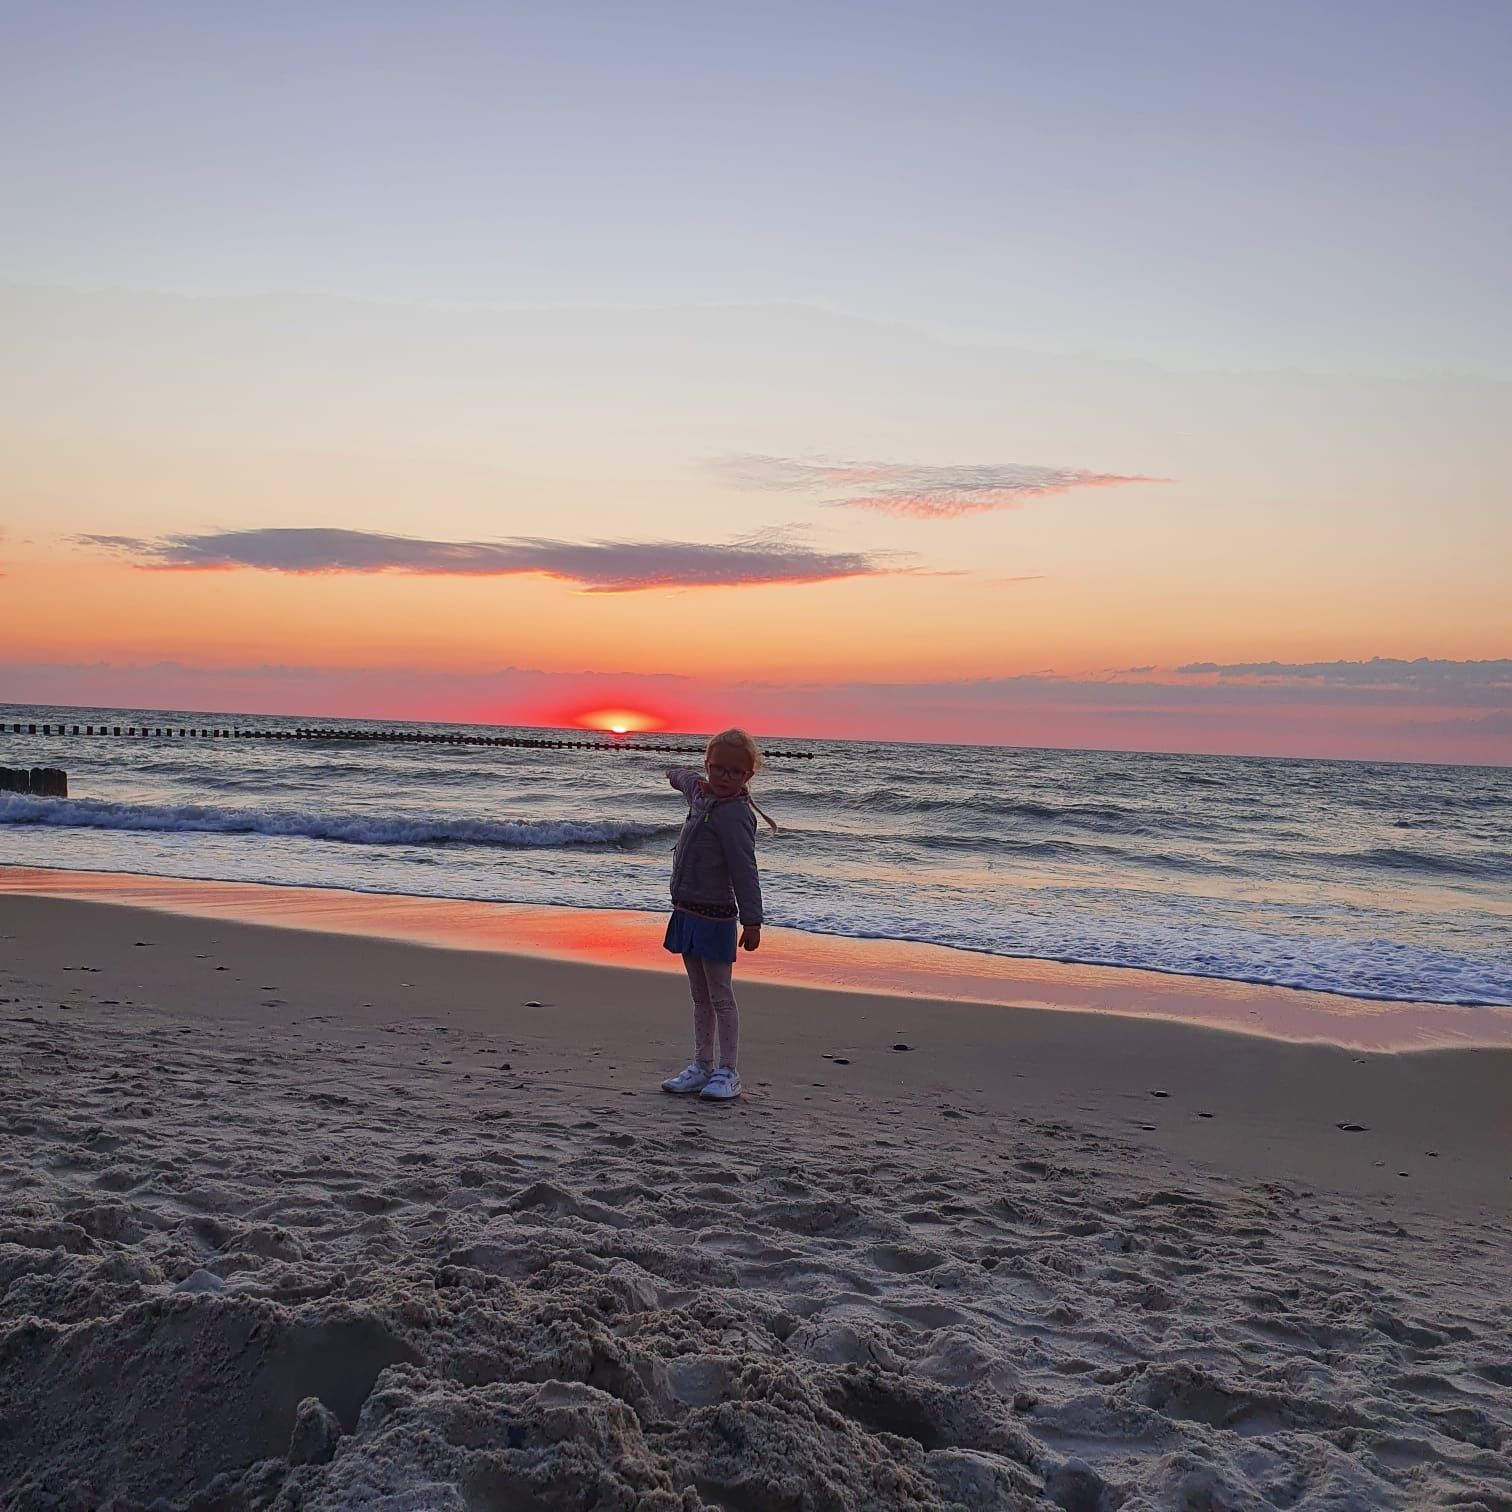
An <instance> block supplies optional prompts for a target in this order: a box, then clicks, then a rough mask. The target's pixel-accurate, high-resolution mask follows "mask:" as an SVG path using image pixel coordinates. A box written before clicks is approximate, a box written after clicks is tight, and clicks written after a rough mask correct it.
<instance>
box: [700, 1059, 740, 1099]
mask: <svg viewBox="0 0 1512 1512" xmlns="http://www.w3.org/2000/svg"><path fill="white" fill-rule="evenodd" d="M698 1095H699V1097H700V1098H701V1099H702V1100H703V1101H704V1102H734V1101H735V1099H736V1098H737V1097H739V1096H740V1073H739V1072H738V1071H735V1070H733V1069H732V1068H731V1067H729V1066H721V1067H720V1068H719V1069H718V1070H717V1071H716V1072H715V1073H714V1074H713V1075H712V1076H711V1077H710V1078H709V1080H708V1082H707V1084H706V1085H705V1087H704V1089H703V1091H702V1092H700V1093H699V1094H698Z"/></svg>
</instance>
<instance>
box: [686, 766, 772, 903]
mask: <svg viewBox="0 0 1512 1512" xmlns="http://www.w3.org/2000/svg"><path fill="white" fill-rule="evenodd" d="M667 780H668V781H669V782H670V783H671V784H672V786H673V787H675V788H676V789H677V790H678V792H680V793H681V794H682V795H683V797H684V798H686V799H687V800H688V817H687V818H686V819H685V820H684V821H683V827H682V833H681V834H680V835H679V836H678V837H677V845H676V848H675V849H674V851H673V853H672V905H673V907H674V908H681V909H684V910H685V911H686V912H688V913H692V914H700V915H702V916H703V917H705V918H714V919H729V918H733V917H734V916H735V914H736V912H737V910H738V912H739V916H740V922H741V923H742V924H760V923H761V878H760V876H759V875H758V873H757V871H756V811H755V810H754V809H753V808H752V807H751V805H750V801H749V800H748V799H747V797H746V795H745V794H744V793H736V794H735V795H734V796H733V797H731V798H716V797H715V796H714V794H713V793H712V792H711V791H710V790H709V788H708V786H707V785H706V784H705V783H704V781H703V778H702V774H701V773H700V772H699V771H698V769H697V768H696V767H674V768H673V769H672V770H671V771H669V772H668V773H667Z"/></svg>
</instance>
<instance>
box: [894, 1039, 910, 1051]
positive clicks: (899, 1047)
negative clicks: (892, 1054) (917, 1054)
mask: <svg viewBox="0 0 1512 1512" xmlns="http://www.w3.org/2000/svg"><path fill="white" fill-rule="evenodd" d="M893 1049H894V1050H912V1049H913V1046H912V1045H905V1044H903V1043H902V1042H901V1041H900V1042H899V1043H898V1044H896V1045H894V1046H893Z"/></svg>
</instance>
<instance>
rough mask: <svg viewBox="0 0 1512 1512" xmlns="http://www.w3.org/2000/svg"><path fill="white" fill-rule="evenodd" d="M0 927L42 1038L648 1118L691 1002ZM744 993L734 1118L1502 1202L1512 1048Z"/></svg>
mask: <svg viewBox="0 0 1512 1512" xmlns="http://www.w3.org/2000/svg"><path fill="white" fill-rule="evenodd" d="M243 901H244V900H243V899H241V898H240V897H232V898H230V899H229V900H228V899H225V898H220V899H215V900H210V901H207V902H205V907H206V908H207V909H209V908H210V907H211V903H212V902H213V903H214V904H215V905H216V906H217V907H219V908H225V907H226V905H227V904H228V902H229V903H231V904H235V905H236V906H237V907H240V906H241V905H242V903H243ZM275 901H280V902H282V903H284V904H287V903H288V902H289V900H287V899H278V900H275ZM295 901H296V902H297V901H298V900H295ZM490 907H493V905H490ZM545 912H548V913H553V912H554V911H551V910H546V911H545ZM563 912H567V911H563ZM635 917H637V918H638V916H635ZM326 922H329V920H327V921H326ZM556 922H558V923H562V922H564V921H561V920H557V921H556ZM565 922H566V923H570V922H571V920H570V918H569V919H568V920H567V921H565ZM368 923H369V925H370V924H371V920H370V919H369V920H368ZM641 933H643V931H641ZM0 934H3V936H4V937H5V939H6V941H7V943H10V945H11V949H12V951H13V952H15V953H14V955H13V956H12V960H11V962H10V965H9V969H4V968H0V984H5V983H8V984H9V986H8V988H7V989H6V995H7V996H9V997H10V1000H11V1002H13V1003H15V1004H18V1005H21V1009H19V1010H18V1009H15V1008H13V1009H12V1010H11V1012H12V1014H13V1015H14V1014H15V1013H16V1012H18V1011H24V1010H25V1009H27V1008H29V1007H30V1006H31V1005H35V1008H36V1011H37V1013H38V1014H39V1015H40V1014H44V1013H45V1014H46V1015H47V1016H48V1018H49V1019H52V1020H56V1019H59V1018H62V1019H65V1020H68V1021H70V1022H74V1021H80V1020H77V1019H76V1018H75V1015H85V1016H87V1017H89V1018H92V1019H95V1020H96V1021H98V1022H100V1023H101V1024H110V1023H115V1022H118V1023H120V1024H121V1025H122V1026H124V1027H129V1026H130V1025H132V1024H134V1023H136V1022H137V1021H138V1020H140V1019H141V1018H142V1017H143V1016H146V1017H150V1018H154V1019H167V1020H171V1021H173V1022H176V1023H179V1024H182V1025H183V1026H184V1027H183V1028H182V1029H181V1030H180V1031H179V1032H182V1033H184V1034H194V1035H202V1034H203V1033H205V1032H206V1031H207V1029H214V1030H216V1031H217V1032H219V1030H220V1029H221V1028H222V1027H223V1026H224V1024H226V1023H228V1022H235V1023H250V1024H253V1025H255V1026H257V1030H258V1032H259V1033H260V1034H263V1035H271V1036H274V1037H284V1036H292V1037H293V1038H294V1039H295V1040H298V1039H299V1037H300V1036H307V1035H309V1034H311V1033H319V1034H321V1035H324V1036H330V1035H335V1034H338V1033H339V1034H340V1035H341V1036H344V1037H346V1038H350V1039H356V1040H365V1039H367V1038H369V1037H371V1036H372V1035H374V1034H376V1033H393V1032H396V1031H397V1030H403V1031H404V1032H408V1027H409V1026H413V1025H416V1024H423V1025H427V1026H430V1025H435V1026H441V1027H439V1029H438V1031H437V1032H440V1033H448V1034H462V1035H465V1036H471V1037H475V1038H477V1037H481V1038H482V1039H484V1040H486V1041H489V1042H494V1043H502V1044H513V1045H517V1046H520V1047H521V1048H524V1047H526V1046H531V1047H533V1050H532V1053H533V1054H534V1055H537V1056H542V1057H548V1058H549V1059H550V1060H551V1062H552V1063H553V1064H555V1065H556V1066H557V1067H558V1070H559V1074H560V1075H561V1077H562V1078H563V1084H564V1085H566V1086H574V1085H577V1084H578V1083H582V1085H583V1086H585V1087H592V1088H593V1089H594V1090H595V1091H598V1092H603V1093H607V1094H609V1095H610V1096H612V1097H615V1098H618V1097H620V1096H624V1097H631V1096H634V1097H637V1098H641V1097H645V1096H650V1097H651V1098H652V1099H653V1101H656V1100H658V1094H657V1092H656V1088H657V1084H658V1082H659V1081H660V1079H661V1077H662V1076H665V1075H667V1074H669V1072H670V1071H674V1070H676V1069H678V1067H679V1066H680V1065H682V1064H683V1063H684V1061H685V1060H686V1058H687V1049H688V1046H687V1040H688V1035H689V1027H688V1019H689V1010H688V1006H687V996H686V984H685V982H684V980H683V974H682V971H681V969H680V963H674V962H672V961H671V958H667V964H666V965H664V966H662V967H661V969H659V970H644V969H634V968H632V967H628V966H627V965H626V964H624V963H623V962H620V963H616V964H608V963H605V962H601V961H594V960H589V959H585V958H584V957H583V956H581V955H579V956H577V957H576V958H565V957H563V956H560V955H558V956H551V955H546V954H544V953H540V954H524V953H510V952H507V951H504V950H501V949H492V950H484V949H479V948H478V946H477V944H476V942H474V943H473V944H472V945H471V946H470V947H469V948H458V947H457V946H456V945H455V944H447V943H444V942H439V941H437V940H434V939H432V940H425V941H420V940H415V939H400V938H392V937H389V938H382V937H378V936H375V935H373V934H371V933H368V932H362V933H354V932H350V931H346V932H344V931H340V930H335V929H330V928H315V927H311V921H310V920H308V919H305V921H304V922H303V924H302V925H300V926H299V927H290V926H289V925H288V923H287V922H284V921H280V922H274V921H272V920H271V919H264V920H259V921H256V922H250V921H247V920H245V919H243V918H240V917H236V916H233V915H232V914H230V913H227V912H214V911H211V912H209V913H208V914H206V915H202V916H194V915H192V914H189V913H187V912H184V911H170V910H168V909H166V908H163V907H161V906H160V907H156V908H149V907H143V906H140V905H137V904H127V903H123V902H122V901H121V900H120V898H119V897H116V898H115V899H114V900H113V901H110V902H104V901H101V900H99V899H98V898H97V899H92V900H86V899H79V898H71V897H60V896H40V895H26V894H23V893H21V892H19V891H18V890H16V889H14V888H10V889H3V888H0ZM637 937H638V938H639V935H638V936H637ZM511 938H512V939H513V938H514V936H513V935H512V936H511ZM17 941H21V942H24V946H23V947H22V948H21V949H20V950H17V949H16V945H15V943H14V942H17ZM496 943H497V942H496ZM657 949H658V950H659V945H658V946H657ZM763 949H765V945H764V946H763ZM648 954H649V951H648ZM662 954H663V955H664V954H665V953H664V952H663V953H662ZM653 959H654V956H653ZM737 984H738V991H739V996H740V1002H741V1006H742V1023H743V1036H742V1038H743V1054H742V1075H743V1079H744V1080H745V1082H746V1086H747V1097H746V1099H745V1100H744V1102H743V1104H742V1105H741V1114H740V1116H741V1117H742V1118H744V1117H756V1118H759V1119H765V1118H770V1117H772V1116H774V1115H776V1116H781V1117H784V1118H789V1119H797V1120H800V1121H801V1120H807V1119H810V1118H822V1117H827V1116H829V1115H831V1114H833V1116H835V1117H854V1116H855V1115H856V1114H857V1113H858V1112H864V1110H865V1109H866V1108H868V1107H874V1106H876V1105H878V1104H880V1103H883V1102H886V1101H888V1100H889V1099H895V1098H897V1097H899V1096H903V1097H905V1099H906V1100H907V1101H909V1102H911V1103H916V1104H917V1108H916V1111H915V1114H914V1115H913V1116H917V1117H920V1118H923V1119H925V1120H926V1121H927V1123H928V1124H929V1125H930V1126H931V1127H932V1129H935V1128H938V1127H939V1125H938V1120H939V1119H940V1118H941V1117H947V1118H960V1119H964V1120H977V1119H1008V1120H1011V1119H1014V1118H1019V1119H1022V1118H1024V1117H1033V1118H1051V1119H1070V1120H1074V1121H1075V1123H1076V1124H1078V1125H1079V1126H1085V1127H1089V1128H1094V1129H1097V1130H1099V1131H1100V1132H1102V1133H1105V1134H1108V1135H1111V1136H1116V1137H1118V1138H1120V1139H1124V1140H1130V1141H1132V1142H1133V1143H1134V1144H1136V1145H1139V1146H1142V1147H1145V1148H1147V1149H1148V1150H1150V1151H1151V1152H1152V1153H1156V1152H1158V1153H1159V1154H1161V1155H1162V1156H1164V1157H1166V1158H1175V1159H1177V1160H1180V1161H1182V1162H1193V1161H1195V1162H1200V1163H1203V1164H1204V1165H1207V1166H1210V1167H1212V1168H1214V1169H1216V1170H1219V1171H1222V1172H1225V1173H1227V1174H1229V1175H1234V1176H1241V1177H1243V1178H1245V1179H1261V1180H1280V1181H1301V1182H1305V1183H1309V1184H1317V1185H1323V1186H1328V1187H1334V1188H1338V1189H1344V1190H1349V1191H1351V1192H1354V1193H1356V1194H1366V1193H1368V1194H1370V1195H1371V1196H1372V1197H1373V1198H1374V1199H1376V1200H1379V1201H1381V1202H1384V1203H1387V1204H1389V1205H1391V1206H1397V1205H1400V1204H1406V1205H1407V1206H1409V1207H1411V1206H1414V1205H1417V1204H1419V1203H1421V1202H1424V1201H1426V1202H1428V1203H1429V1204H1430V1205H1431V1206H1437V1205H1439V1204H1447V1205H1448V1207H1449V1208H1450V1209H1453V1210H1456V1211H1458V1210H1462V1209H1464V1208H1466V1207H1467V1206H1468V1207H1469V1208H1471V1209H1474V1210H1475V1211H1477V1212H1479V1213H1481V1214H1483V1215H1490V1214H1493V1213H1495V1212H1497V1211H1502V1210H1505V1208H1506V1205H1507V1201H1508V1196H1509V1193H1512V1187H1509V1184H1508V1183H1509V1179H1512V1173H1509V1167H1508V1151H1512V1103H1508V1101H1507V1099H1506V1096H1505V1092H1506V1088H1507V1087H1508V1086H1509V1085H1512V1048H1505V1047H1504V1048H1485V1047H1476V1048H1466V1047H1458V1048H1444V1047H1436V1048H1420V1049H1418V1050H1415V1051H1413V1052H1411V1053H1406V1054H1402V1053H1394V1052H1386V1051H1380V1050H1368V1049H1361V1048H1358V1047H1347V1046H1338V1045H1327V1044H1321V1043H1304V1042H1289V1041H1286V1040H1283V1039H1279V1038H1274V1037H1265V1036H1260V1035H1254V1034H1250V1035H1245V1034H1239V1033H1234V1032H1231V1031H1230V1030H1228V1029H1226V1028H1224V1027H1217V1026H1213V1025H1204V1024H1196V1023H1190V1022H1186V1023H1183V1022H1172V1021H1170V1020H1167V1019H1163V1018H1159V1017H1153V1016H1138V1015H1134V1014H1129V1013H1105V1012H1097V1011H1093V1010H1087V1009H1075V1008H1069V1007H1065V1006H1058V1007H1056V1008H1054V1009H1046V1008H1041V1007H1015V1008H1005V1009H1003V1010H1001V1011H984V1005H983V1004H981V1003H979V1002H974V1001H969V1000H958V999H951V998H943V997H928V996H923V995H914V996H904V995H891V996H888V995H885V994H881V993H869V992H859V991H853V990H847V989H845V988H837V987H833V986H793V985H788V984H784V983H777V982H771V981H763V980H760V979H758V978H756V977H755V976H754V974H752V973H750V972H746V973H745V974H743V975H742V976H740V977H739V978H738V979H737ZM102 994H103V995H102ZM897 1045H904V1046H906V1047H907V1050H906V1052H900V1051H898V1050H897V1049H895V1048H894V1047H895V1046H897ZM674 1062H675V1064H674ZM590 1073H591V1074H590ZM585 1076H586V1077H587V1079H586V1080H585V1079H584V1078H585ZM660 1101H662V1102H666V1101H667V1100H666V1099H660ZM837 1110H838V1111H837Z"/></svg>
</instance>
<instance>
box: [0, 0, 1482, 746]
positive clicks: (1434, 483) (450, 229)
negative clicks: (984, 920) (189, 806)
mask: <svg viewBox="0 0 1512 1512" xmlns="http://www.w3.org/2000/svg"><path fill="white" fill-rule="evenodd" d="M0 20H3V34H4V38H5V45H4V47H3V48H0V195H3V203H4V205H5V207H6V215H5V230H4V234H3V236H0V456H3V458H4V467H3V469H0V605H3V609H4V612H3V615H0V621H3V641H0V702H9V703H22V702H25V703H31V702H47V703H57V704H83V703H91V704H93V703H106V704H114V705H126V704H132V705H145V706H148V707H157V708H182V709H196V710H225V711H247V712H253V711H261V712H287V713H299V714H307V715H328V716H332V717H341V716H349V717H354V716H370V717H378V718H435V719H445V720H480V721H489V722H501V723H559V722H573V721H576V720H578V719H580V718H581V717H582V716H584V715H585V714H587V713H588V712H590V711H604V710H611V711H612V710H620V711H626V712H628V713H629V714H631V715H634V714H637V713H640V714H643V715H645V716H646V717H648V718H649V719H652V720H654V721H655V722H659V723H661V724H664V725H665V726H667V727H669V728H674V729H695V730H697V729H708V728H710V727H712V726H717V725H723V724H727V723H730V722H735V721H738V722H741V723H745V724H748V725H750V726H751V727H752V728H754V729H756V730H758V731H762V732H766V733H771V734H791V735H835V736H856V737H862V738H869V739H924V740H948V741H968V742H994V743H995V742H1001V743H1007V744H1022V745H1057V746H1101V747H1115V748H1124V749H1158V750H1192V751H1241V752H1262V753H1281V754H1295V755H1341V756H1364V757H1383V758H1404V759H1430V760H1447V761H1496V762H1507V761H1512V592H1509V582H1512V570H1509V569H1512V509H1509V483H1508V478H1509V474H1512V447H1509V445H1508V442H1507V437H1508V435H1512V287H1509V283H1512V280H1509V276H1508V269H1509V268H1512V175H1508V173H1507V172H1506V164H1507V161H1508V160H1509V152H1512V97H1509V92H1508V91H1507V90H1506V88H1505V70H1506V60H1507V58H1508V57H1509V56H1512V8H1509V7H1508V6H1506V5H1504V4H1502V3H1500V0H1485V3H1477V0H1463V3H1456V4H1453V5H1450V6H1432V5H1429V4H1426V3H1423V4H1396V3H1390V0H1383V3H1358V4H1356V3H1349V0H1339V3H1331V4H1328V5H1317V4H1313V3H1306V4H1300V3H1298V4H1293V3H1287V0H1281V3H1276V4H1267V5H1253V6H1246V5H1209V4H1198V3H1195V0H1194V3H1190V4H1163V3H1160V0H1152V3H1150V4H1147V5H1139V6H1130V5H1125V4H1122V3H1118V4H1113V3H1109V4H1093V3H1068V4H1065V5H1059V6H1054V7H1046V6H1042V5H1029V4H1024V5H1020V4H1016V3H991V4H988V3H982V4H968V3H961V4H953V3H944V4H933V5H928V6H926V5H922V4H920V5H911V4H910V5H893V4H876V3H866V4H861V3H856V4H850V3H826V0H818V3H813V0H810V3H807V4H803V5H797V4H794V5H788V4H783V3H775V4H767V5H761V6H733V5H730V6H726V5H722V4H709V3H707V0H705V3H702V4H697V5H695V4H680V3H657V0H649V3H647V4H644V5H639V6H627V5H623V4H609V3H605V4H583V3H567V4H563V5H558V6H540V5H530V6H513V5H508V4H484V3H473V4H447V3H435V4H427V5H424V6H421V5H418V4H404V5H400V4H386V3H373V0H367V3H355V0H354V3H351V4H330V3H322V0H306V3H301V4H298V5H295V4H285V3H282V0H274V3H262V4H258V5H255V6H252V5H245V6H207V5H203V4H198V3H194V4H190V3H183V4H153V3H150V0H142V3H133V4H131V5H119V4H114V3H110V4H79V3H73V0H58V3H55V4H50V5H30V4H6V3H4V0H0Z"/></svg>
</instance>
